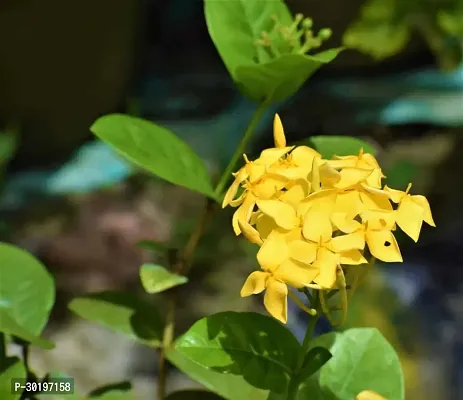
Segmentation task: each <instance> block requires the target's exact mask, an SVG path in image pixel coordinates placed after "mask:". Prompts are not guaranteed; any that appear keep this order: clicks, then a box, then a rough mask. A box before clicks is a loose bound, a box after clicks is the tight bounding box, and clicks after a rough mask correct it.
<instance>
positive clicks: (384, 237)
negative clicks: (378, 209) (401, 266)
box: [366, 230, 403, 262]
mask: <svg viewBox="0 0 463 400" xmlns="http://www.w3.org/2000/svg"><path fill="white" fill-rule="evenodd" d="M366 239H367V243H368V248H369V249H370V253H371V254H372V255H373V256H374V257H376V258H377V259H378V260H381V261H384V262H402V261H403V259H402V255H401V254H400V249H399V245H398V244H397V241H396V240H395V237H394V235H393V234H392V232H390V231H386V230H385V231H367V232H366Z"/></svg>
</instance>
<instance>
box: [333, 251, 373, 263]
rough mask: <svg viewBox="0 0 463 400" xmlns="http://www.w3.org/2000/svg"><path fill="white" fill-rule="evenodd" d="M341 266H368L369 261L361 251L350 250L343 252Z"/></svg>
mask: <svg viewBox="0 0 463 400" xmlns="http://www.w3.org/2000/svg"><path fill="white" fill-rule="evenodd" d="M340 256H341V258H340V260H339V263H340V264H344V265H360V264H368V261H367V259H366V258H365V257H363V254H362V252H361V251H360V250H349V251H343V252H342V253H340Z"/></svg>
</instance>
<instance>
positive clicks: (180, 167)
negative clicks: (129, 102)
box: [90, 114, 216, 199]
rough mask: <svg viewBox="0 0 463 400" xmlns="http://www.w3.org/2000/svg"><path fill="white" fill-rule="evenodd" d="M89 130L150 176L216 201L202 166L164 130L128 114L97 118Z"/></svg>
mask: <svg viewBox="0 0 463 400" xmlns="http://www.w3.org/2000/svg"><path fill="white" fill-rule="evenodd" d="M90 130H91V131H92V132H93V133H94V134H95V135H96V136H98V137H99V138H100V139H101V140H104V141H105V142H106V143H108V144H109V145H110V146H112V147H113V148H114V149H115V150H117V151H118V152H119V153H120V154H122V155H123V156H124V157H125V158H127V159H128V160H130V161H132V162H133V163H135V164H137V165H138V166H140V167H142V168H145V169H146V170H148V171H150V172H151V173H153V174H154V175H156V176H158V177H160V178H162V179H164V180H166V181H169V182H171V183H174V184H176V185H179V186H184V187H186V188H188V189H191V190H194V191H196V192H199V193H202V194H204V195H206V196H208V197H211V198H213V199H216V196H215V194H214V190H213V188H212V184H211V181H210V177H209V174H208V172H207V169H206V166H205V165H204V163H203V162H202V161H201V159H200V158H199V156H198V155H197V154H196V153H195V152H194V151H193V149H192V148H191V147H190V146H188V145H187V144H186V143H185V142H183V141H182V140H181V139H180V138H178V137H177V136H175V135H174V134H173V133H172V132H171V131H169V130H168V129H166V128H163V127H162V126H159V125H156V124H154V123H152V122H150V121H146V120H143V119H140V118H135V117H131V116H129V115H122V114H112V115H105V116H104V117H101V118H99V119H98V120H97V121H96V122H95V123H94V124H93V125H92V127H91V128H90Z"/></svg>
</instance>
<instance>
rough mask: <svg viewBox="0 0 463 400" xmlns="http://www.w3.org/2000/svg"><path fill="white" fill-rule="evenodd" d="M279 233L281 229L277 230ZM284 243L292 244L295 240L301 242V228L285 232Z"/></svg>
mask: <svg viewBox="0 0 463 400" xmlns="http://www.w3.org/2000/svg"><path fill="white" fill-rule="evenodd" d="M279 230H280V231H281V228H280V229H279ZM284 236H285V240H286V243H291V242H294V241H295V240H303V239H304V237H303V236H302V228H301V227H300V226H298V227H297V228H294V229H291V230H290V231H289V232H288V231H286V233H285V234H284Z"/></svg>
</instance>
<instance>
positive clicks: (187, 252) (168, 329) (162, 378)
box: [157, 102, 267, 400]
mask: <svg viewBox="0 0 463 400" xmlns="http://www.w3.org/2000/svg"><path fill="white" fill-rule="evenodd" d="M266 107H267V103H266V102H262V103H261V104H260V105H259V106H258V107H257V109H256V111H255V112H254V115H253V117H252V119H251V121H250V122H249V125H248V127H247V128H246V130H245V132H244V134H243V137H242V139H241V141H240V143H239V145H238V147H237V148H236V151H235V153H234V155H233V157H232V159H231V160H230V162H229V163H228V165H227V167H226V168H225V170H224V172H223V173H222V175H221V176H220V179H219V181H218V183H217V186H216V187H215V190H214V191H215V193H216V194H217V195H222V192H223V190H224V188H225V186H226V184H227V183H228V180H229V178H230V175H231V173H232V172H233V170H234V169H235V165H236V163H237V162H238V160H239V158H240V157H241V155H242V153H243V152H244V151H245V149H246V147H247V145H248V143H249V140H250V139H251V137H252V134H253V133H254V130H255V128H256V126H257V124H258V122H259V121H260V119H261V117H262V114H263V113H264V111H265V109H266ZM213 206H214V203H213V202H212V200H210V199H207V200H206V203H205V205H204V208H203V210H202V212H201V215H200V217H199V219H198V222H197V224H196V226H195V228H194V229H193V232H192V233H191V235H190V237H189V239H188V241H187V243H186V245H185V247H184V249H183V252H182V254H181V255H180V257H179V258H178V260H176V262H175V263H174V265H173V266H172V269H173V271H174V272H176V273H177V274H181V275H185V276H186V275H187V274H188V272H189V270H190V268H191V265H192V262H193V255H194V252H195V250H196V247H197V246H198V243H199V240H200V239H201V236H202V235H203V233H204V229H205V227H206V223H207V221H208V220H209V217H210V216H211V214H212V212H213V211H214V207H213ZM175 293H176V291H175V289H174V290H173V291H172V292H171V293H168V298H167V306H166V307H167V312H166V320H165V325H164V329H163V335H162V346H161V349H160V351H159V365H158V370H159V372H158V386H157V398H158V400H163V399H164V398H165V395H166V382H167V366H166V353H167V351H168V350H169V348H170V347H171V346H172V342H173V340H174V333H175V308H176V303H177V301H176V296H175Z"/></svg>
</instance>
